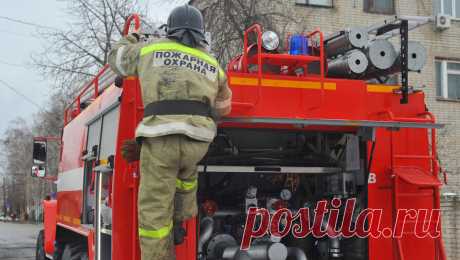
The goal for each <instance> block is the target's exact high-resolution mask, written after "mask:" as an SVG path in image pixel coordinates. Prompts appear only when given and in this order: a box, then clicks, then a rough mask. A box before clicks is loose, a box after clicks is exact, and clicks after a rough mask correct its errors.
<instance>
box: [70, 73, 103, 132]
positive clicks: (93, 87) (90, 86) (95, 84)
mask: <svg viewBox="0 0 460 260" xmlns="http://www.w3.org/2000/svg"><path fill="white" fill-rule="evenodd" d="M108 69H109V66H108V65H105V66H104V67H103V68H102V69H101V70H100V71H99V73H98V74H97V75H96V76H95V77H94V78H93V79H92V80H91V81H90V82H89V83H86V84H85V85H84V87H83V88H82V89H81V90H80V92H79V93H78V95H77V96H76V97H75V98H74V100H73V101H72V102H71V103H70V104H69V105H68V106H67V108H66V109H65V110H64V125H67V124H68V123H69V122H70V120H71V119H72V115H71V113H72V112H76V113H77V115H78V114H80V113H81V101H82V98H83V97H84V96H85V95H87V94H88V93H90V91H94V93H93V94H92V97H93V98H94V99H95V98H97V97H98V96H99V86H100V85H99V80H100V78H101V76H102V75H104V73H106V72H107V70H108ZM75 109H76V110H75Z"/></svg>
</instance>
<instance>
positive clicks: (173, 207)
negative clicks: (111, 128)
mask: <svg viewBox="0 0 460 260" xmlns="http://www.w3.org/2000/svg"><path fill="white" fill-rule="evenodd" d="M167 25H168V26H167V37H166V38H163V39H156V40H154V41H153V42H143V41H140V38H141V35H140V34H139V33H138V32H134V33H131V34H129V35H128V36H126V37H124V38H123V39H121V40H120V41H119V42H118V43H117V44H116V45H115V46H114V48H113V49H112V51H111V52H110V56H109V63H110V66H111V68H112V69H113V70H114V71H115V72H116V73H117V74H119V75H121V76H123V77H128V76H137V77H138V78H139V80H140V84H141V89H142V98H143V102H144V118H143V120H142V122H141V123H140V124H139V125H138V126H137V129H136V140H141V141H140V142H141V148H140V168H141V170H140V171H141V181H140V187H139V199H138V206H139V212H138V217H139V237H140V242H141V253H142V259H143V260H158V259H168V260H169V259H175V256H174V246H173V245H174V244H180V243H181V242H182V241H181V240H182V239H183V235H184V229H183V228H182V227H181V225H182V224H181V223H182V222H183V221H184V220H186V219H188V218H191V217H193V216H196V214H197V212H198V209H197V201H196V190H197V163H198V162H199V161H200V160H201V159H202V158H203V157H204V155H205V154H206V152H207V150H208V147H209V144H210V142H211V141H212V140H213V139H214V137H215V135H216V123H215V119H216V116H224V115H226V114H228V113H229V112H230V110H231V94H232V93H231V91H230V89H229V88H228V85H227V79H226V76H225V73H224V71H223V70H222V69H221V68H220V66H219V64H218V62H217V61H216V59H215V58H214V57H213V56H212V55H210V54H209V53H208V52H207V51H206V50H205V46H206V44H207V42H206V40H205V36H204V23H203V16H202V14H201V12H200V11H199V10H198V9H196V8H195V7H193V6H190V5H183V6H180V7H177V8H175V9H174V10H173V11H172V12H171V14H170V16H169V18H168V24H167ZM122 150H123V151H122V154H123V155H124V157H125V159H127V160H128V161H131V160H135V159H137V158H136V157H137V156H136V151H137V150H138V149H137V147H136V146H135V143H133V142H132V141H131V142H127V143H126V144H125V145H124V146H123V148H122Z"/></svg>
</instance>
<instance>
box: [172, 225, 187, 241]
mask: <svg viewBox="0 0 460 260" xmlns="http://www.w3.org/2000/svg"><path fill="white" fill-rule="evenodd" d="M182 225H183V222H176V223H174V227H173V235H174V245H176V246H177V245H181V244H182V243H184V240H185V237H186V236H187V231H186V230H185V229H184V228H183V227H182Z"/></svg>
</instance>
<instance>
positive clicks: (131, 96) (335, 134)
mask: <svg viewBox="0 0 460 260" xmlns="http://www.w3.org/2000/svg"><path fill="white" fill-rule="evenodd" d="M252 30H255V31H256V33H257V34H258V35H259V38H260V34H261V31H260V30H261V29H260V27H258V26H255V27H253V28H250V29H249V30H248V33H249V32H251V31H252ZM309 36H310V37H316V36H318V37H322V34H321V32H319V31H317V32H315V33H313V34H311V35H309ZM247 46H248V44H247V40H246V44H245V52H244V53H243V54H242V55H241V56H240V57H237V58H235V59H234V60H233V61H232V62H230V64H229V65H228V69H227V76H228V82H229V85H230V87H231V89H232V91H233V100H232V113H231V114H230V115H229V116H228V117H226V118H224V119H222V121H221V122H220V123H219V131H220V132H219V136H220V135H221V134H222V133H225V132H226V131H228V133H230V134H229V135H230V136H231V135H232V134H233V133H234V132H232V131H235V132H236V133H239V132H242V133H243V134H244V135H246V133H249V134H251V133H252V134H254V133H255V135H254V136H256V135H257V136H260V138H263V137H264V134H267V135H266V137H265V138H267V140H268V139H269V138H272V139H276V138H277V137H278V136H279V137H280V138H284V137H285V134H286V138H288V133H289V134H290V133H294V132H295V133H296V136H304V137H302V138H304V139H306V140H307V143H308V142H314V141H313V140H316V139H318V140H319V139H321V140H322V142H323V143H328V142H335V140H339V139H340V140H341V139H343V138H345V139H347V138H348V139H347V140H353V138H354V137H355V136H356V137H357V139H356V140H359V141H358V142H359V143H360V144H361V145H360V154H361V156H362V157H361V160H358V164H359V165H358V168H363V169H362V172H363V176H365V179H364V180H365V184H364V185H361V186H359V185H358V187H359V188H358V190H360V191H356V190H353V191H351V193H352V194H357V195H356V196H351V197H357V198H361V197H362V198H364V199H363V201H364V202H363V203H364V204H363V206H362V207H363V208H371V209H382V210H383V217H382V220H381V225H382V227H388V228H393V227H394V223H395V219H396V213H397V210H398V209H416V210H418V209H427V210H432V209H439V207H440V202H439V197H440V196H439V187H440V185H441V182H440V181H439V179H438V173H439V165H438V160H437V155H436V128H439V127H440V125H438V124H436V122H435V118H434V116H433V115H432V114H431V113H429V112H428V110H427V108H426V104H425V95H424V93H423V92H421V91H414V92H412V93H410V94H409V103H408V104H401V103H400V98H401V95H400V93H399V92H398V90H399V89H400V86H390V85H375V84H367V83H366V82H365V81H362V80H350V79H332V78H327V77H325V72H324V69H321V72H320V73H319V74H317V75H310V74H305V75H301V76H299V75H294V74H292V73H289V72H287V73H281V74H280V73H278V74H275V73H266V72H264V71H263V70H262V69H258V70H256V71H254V70H252V71H251V70H250V69H248V67H249V66H250V65H251V64H253V65H254V64H256V65H257V64H258V65H259V68H262V67H263V65H264V64H272V65H273V64H274V65H283V66H287V67H302V66H306V65H308V64H310V63H312V62H319V63H320V64H321V65H323V60H324V59H323V56H322V55H323V52H324V51H323V50H320V52H319V53H320V54H319V55H317V56H293V55H287V54H267V53H263V51H262V50H261V49H260V48H259V50H258V52H257V54H256V55H253V56H250V55H249V54H248V52H247V51H246V48H247ZM321 67H322V68H323V67H324V66H321ZM110 75H111V72H110V71H109V69H108V68H107V67H106V68H104V69H103V70H102V71H101V73H100V74H99V75H98V76H97V77H96V78H95V79H94V80H93V81H92V82H90V83H89V84H88V85H87V86H86V87H85V89H84V90H83V91H82V92H81V94H80V95H79V96H78V97H77V99H76V101H75V103H74V104H72V106H71V107H70V109H69V110H67V111H66V113H65V127H64V130H63V135H62V144H61V145H62V151H61V162H60V167H59V170H60V173H59V176H58V179H57V199H56V200H51V201H45V202H44V208H45V228H44V249H45V251H46V255H47V256H48V257H51V256H53V254H55V253H56V252H55V251H56V250H63V251H66V250H67V251H69V250H70V251H71V252H70V254H71V255H76V254H81V255H82V257H81V259H84V257H85V256H84V255H85V254H86V255H87V256H88V259H91V260H93V259H94V260H108V259H113V260H126V259H132V260H137V259H140V254H139V250H140V249H139V240H138V232H137V191H138V184H139V180H140V173H139V166H138V163H132V164H129V163H127V162H126V161H125V160H124V159H123V158H122V157H121V153H120V152H119V151H120V147H121V145H122V143H123V142H124V141H125V140H127V139H132V138H134V131H135V128H136V126H137V124H138V122H139V121H140V120H141V119H142V115H143V104H142V99H141V92H140V86H139V82H138V80H137V79H136V78H126V79H124V83H123V87H122V88H117V87H115V86H113V85H112V82H113V77H112V76H110ZM102 78H105V79H106V80H105V81H106V82H109V83H108V84H105V85H110V86H109V87H105V86H104V84H103V83H102V81H103V80H102ZM107 79H108V80H107ZM267 130H269V131H273V132H265V131H267ZM251 136H252V135H251ZM344 136H345V137H344ZM227 137H228V136H227ZM233 137H235V138H234V140H240V139H241V140H243V139H244V137H241V136H239V135H238V134H233ZM238 138H240V139H238ZM315 138H316V139H315ZM308 140H312V141H308ZM299 142H300V141H299ZM315 142H316V141H315ZM241 143H243V142H241ZM350 143H351V141H350ZM315 145H316V143H315ZM241 146H243V145H242V144H241ZM274 146H275V145H274ZM346 146H347V147H348V145H346ZM350 147H351V146H350ZM318 149H319V148H318ZM351 150H353V149H351ZM347 153H348V152H347ZM219 158H220V157H219ZM276 158H278V157H276ZM283 158H284V157H283ZM318 158H319V157H318ZM242 160H243V159H241V158H240V159H238V161H239V162H240V161H242ZM251 160H253V159H251ZM251 160H249V162H252V161H251ZM258 160H263V159H260V158H256V159H254V160H253V161H254V162H258ZM272 160H275V159H272ZM276 160H278V159H276ZM283 160H284V159H283ZM315 160H316V159H315ZM315 160H312V162H314V161H315ZM220 161H225V160H223V159H222V160H221V159H219V160H215V161H212V162H210V163H208V164H207V165H204V167H203V168H200V171H201V172H202V173H201V175H202V176H206V175H207V174H209V176H213V174H220V173H222V172H225V173H229V172H230V173H235V174H237V173H236V171H230V170H229V169H230V168H225V167H227V166H228V165H230V164H231V163H229V162H223V163H222V164H224V165H222V164H219V162H220ZM277 162H280V164H281V165H280V166H279V167H278V168H276V167H274V165H276V164H273V165H271V167H272V168H270V169H265V170H264V169H262V170H260V169H259V170H258V169H257V166H255V167H252V168H251V167H246V166H248V165H247V164H245V167H246V168H244V169H246V170H241V172H238V174H248V175H250V174H252V175H255V174H254V173H256V174H258V173H259V172H260V173H262V174H263V175H264V176H275V175H276V174H278V175H279V174H285V173H289V169H290V170H291V171H293V172H294V173H295V172H296V171H299V172H302V174H303V173H304V171H310V170H311V169H313V168H311V167H313V166H315V165H314V164H313V163H310V162H309V164H308V165H307V166H305V165H303V164H302V162H301V161H299V162H297V161H296V163H295V164H292V165H290V164H288V163H285V161H277ZM326 162H328V160H325V161H324V162H322V163H321V165H319V166H318V167H320V166H321V167H323V164H324V165H327V163H326ZM245 163H247V162H245ZM264 163H265V162H264ZM310 164H311V165H310ZM346 164H348V163H346ZM232 165H237V166H238V167H241V165H240V164H238V163H237V164H232ZM254 165H256V163H254ZM264 165H265V164H264ZM299 165H300V166H299ZM362 165H364V167H360V166H362ZM211 166H216V169H221V170H216V171H215V172H213V173H211V172H210V171H211V170H209V171H207V170H206V169H211V168H212V167H211ZM249 166H251V165H249ZM288 166H292V167H291V168H283V167H288ZM218 167H224V168H218ZM238 167H237V168H236V169H243V168H242V167H241V168H238ZM273 167H274V168H273ZM309 167H310V168H309ZM315 167H316V166H315ZM344 167H345V168H346V167H348V166H344ZM367 167H369V168H367ZM248 168H251V169H252V170H251V171H252V172H249V171H248V170H247V169H248ZM232 169H233V168H232ZM315 169H316V168H315ZM321 169H323V168H321ZM328 169H329V168H328ZM358 172H359V170H358ZM318 174H319V173H315V174H314V175H315V176H318ZM319 175H321V174H319ZM229 176H230V177H229V178H232V177H231V174H230V175H229ZM340 176H342V175H340ZM343 176H345V175H343ZM200 178H202V177H200ZM203 178H206V177H203ZM251 178H252V177H251ZM254 178H256V177H254ZM264 178H265V177H264ZM270 178H271V177H270ZM273 178H276V177H273ZM293 178H294V179H295V180H300V181H302V180H304V181H305V182H307V183H315V182H314V181H313V178H323V177H310V175H308V177H299V178H297V177H293ZM296 178H297V179H296ZM302 178H303V179H302ZM324 178H326V177H324ZM327 178H329V177H327ZM310 180H311V181H310ZM315 180H316V181H317V179H315ZM327 180H328V179H327ZM263 181H265V179H264V180H263ZM203 183H205V182H204V181H203V182H201V179H200V190H199V191H198V193H199V202H200V203H201V204H202V203H204V201H205V200H206V201H209V200H214V201H219V198H213V197H212V196H213V195H210V194H208V193H207V192H206V191H204V189H206V188H207V187H208V188H209V186H205V187H204V188H203V185H205V184H203ZM218 184H219V183H218ZM218 184H215V185H218ZM219 185H220V184H219ZM222 185H223V184H222ZM225 187H226V188H225V189H231V187H230V188H229V187H228V186H225ZM262 189H263V187H259V190H262ZM299 190H300V188H298V189H297V191H293V194H299V192H298V191H299ZM332 193H334V192H332ZM322 194H331V193H330V192H329V191H327V192H323V193H322ZM334 194H335V193H334ZM347 194H348V193H347ZM267 196H268V195H267ZM295 196H301V195H295ZM330 196H332V195H327V196H326V195H324V197H325V198H326V197H327V198H330ZM334 196H335V197H336V195H334ZM360 196H361V197H360ZM320 197H321V196H320ZM222 198H226V197H225V195H222ZM342 198H345V197H343V196H342ZM91 200H92V201H95V203H92V202H90V201H91ZM267 201H268V199H267ZM314 201H317V200H314ZM259 203H260V202H259ZM267 203H268V202H267ZM201 204H200V205H201ZM259 206H260V205H259ZM217 207H218V208H219V207H220V205H219V203H217ZM222 207H225V206H222ZM104 211H106V212H107V211H108V212H110V214H109V215H110V216H111V217H110V218H111V220H110V225H107V220H106V219H105V217H104V216H103V215H104ZM243 214H244V213H243ZM211 215H212V214H211ZM216 216H217V215H216ZM243 216H244V215H243ZM217 218H218V217H216V219H217ZM201 219H202V216H200V217H197V218H196V219H192V220H189V221H188V222H186V223H185V227H186V230H187V236H186V238H185V242H184V243H183V244H182V245H180V246H177V248H176V252H177V259H179V260H191V259H198V258H201V259H218V258H213V257H211V256H210V252H211V251H212V248H211V249H210V247H211V246H210V244H211V242H212V241H211V240H208V241H205V242H206V248H207V249H203V248H201V247H202V246H203V245H200V242H201V240H200V239H201V237H200V235H201V233H203V232H199V229H200V221H201ZM219 223H220V222H219ZM242 224H244V222H243V223H242ZM409 226H412V227H413V226H414V221H412V222H411V221H408V222H407V225H406V228H408V227H409ZM232 228H233V227H232ZM435 228H437V229H440V224H439V225H438V226H436V227H435ZM216 232H218V231H216V230H214V233H216ZM198 233H200V234H198ZM210 241H211V242H210ZM341 241H342V242H341V243H342V244H341V251H342V252H341V257H342V258H333V257H332V256H327V257H330V258H321V256H318V255H321V254H313V257H312V256H311V255H309V257H310V258H309V259H372V260H404V259H405V260H413V259H417V260H433V259H435V260H445V259H446V257H445V253H444V250H443V245H442V240H441V238H431V237H425V238H417V237H416V236H415V235H414V234H413V233H410V232H405V233H403V236H402V237H401V238H391V237H389V238H383V237H369V238H365V239H363V240H362V241H363V243H361V244H359V243H355V242H350V243H349V244H348V246H350V245H352V246H351V247H347V243H348V242H346V241H345V240H341ZM237 242H238V243H239V242H240V241H239V240H238V239H237ZM286 243H287V244H289V246H293V244H294V243H293V242H292V241H289V242H286ZM328 243H329V244H328V245H330V244H331V243H332V242H330V241H329V242H328ZM313 244H314V245H312V246H310V247H308V246H304V247H303V248H310V249H311V250H312V251H314V250H317V251H319V252H322V251H321V250H322V249H318V248H316V246H317V244H321V241H319V242H315V243H313ZM70 247H73V248H78V249H79V250H81V251H82V252H80V253H79V252H76V251H75V249H71V248H70ZM355 247H356V248H358V247H359V248H358V249H356V248H355ZM315 248H316V249H315ZM350 248H351V249H350ZM353 248H355V249H356V250H355V249H353ZM72 250H73V251H72ZM83 251H84V252H83ZM306 251H307V250H306ZM355 251H356V252H358V251H359V253H356V254H357V255H358V256H357V257H355V258H352V257H353V254H351V253H350V252H355ZM203 252H205V253H203ZM324 252H327V253H326V254H329V252H331V250H330V247H329V249H326V250H325V251H324ZM60 253H61V254H62V252H60ZM307 253H308V252H307ZM63 254H66V253H65V252H64V253H63ZM67 254H69V253H67ZM203 254H207V255H206V257H207V258H203ZM308 254H309V253H308ZM323 257H324V255H323ZM63 259H64V257H63ZM69 259H70V258H69ZM72 259H74V258H72ZM78 259H80V258H78ZM254 259H256V258H254ZM267 259H268V258H267ZM293 259H294V258H293Z"/></svg>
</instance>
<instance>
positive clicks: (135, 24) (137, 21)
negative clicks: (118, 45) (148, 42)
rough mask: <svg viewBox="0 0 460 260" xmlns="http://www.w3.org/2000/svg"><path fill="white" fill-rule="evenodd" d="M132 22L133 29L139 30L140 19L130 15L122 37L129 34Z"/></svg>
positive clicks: (137, 16) (135, 15)
mask: <svg viewBox="0 0 460 260" xmlns="http://www.w3.org/2000/svg"><path fill="white" fill-rule="evenodd" d="M133 20H134V28H135V29H136V30H139V29H140V28H141V18H140V17H139V15H138V14H132V15H130V16H129V17H128V19H127V20H126V23H125V27H124V29H123V36H126V35H128V33H129V27H131V23H132V22H133Z"/></svg>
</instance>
